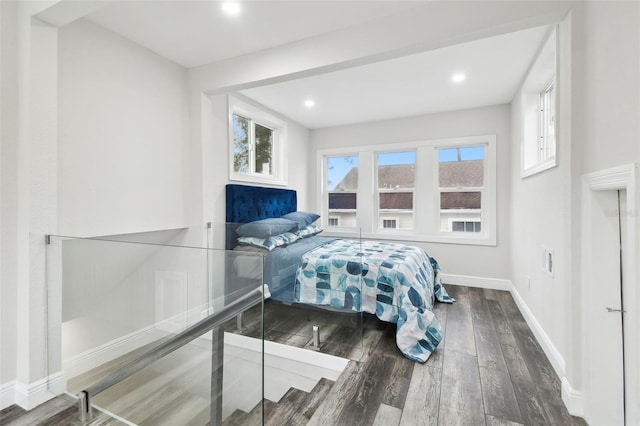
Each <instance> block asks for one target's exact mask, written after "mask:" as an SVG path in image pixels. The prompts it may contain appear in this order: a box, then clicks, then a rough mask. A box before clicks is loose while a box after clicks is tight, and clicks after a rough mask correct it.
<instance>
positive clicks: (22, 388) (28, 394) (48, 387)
mask: <svg viewBox="0 0 640 426" xmlns="http://www.w3.org/2000/svg"><path fill="white" fill-rule="evenodd" d="M64 383H65V382H64V377H63V375H62V373H55V374H52V375H51V376H48V377H45V378H43V379H40V380H36V381H35V382H33V383H22V382H20V381H18V380H16V381H15V383H14V404H17V405H19V406H20V407H22V408H24V409H25V410H27V411H28V410H31V409H33V408H35V407H37V406H38V405H40V404H42V403H44V402H47V401H48V400H50V399H51V398H54V397H55V396H56V394H55V393H53V392H52V390H55V389H61V387H63V386H64Z"/></svg>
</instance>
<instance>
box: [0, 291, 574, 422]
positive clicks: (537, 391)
mask: <svg viewBox="0 0 640 426" xmlns="http://www.w3.org/2000/svg"><path fill="white" fill-rule="evenodd" d="M446 287H447V290H448V291H449V293H450V294H451V295H452V296H453V297H455V298H456V300H457V301H456V303H454V304H452V305H447V304H439V303H437V304H436V306H435V307H434V312H435V313H436V317H437V318H438V319H439V321H440V323H441V325H442V328H443V330H444V340H443V342H441V344H440V345H439V347H438V348H437V349H436V351H435V352H434V353H433V354H432V355H431V357H430V358H429V360H428V361H427V362H426V363H425V364H419V363H415V362H412V361H409V360H408V359H406V358H404V357H403V356H402V354H401V353H400V352H399V350H398V349H397V347H396V345H395V325H394V324H386V323H383V322H381V321H378V320H376V319H375V318H368V317H365V318H362V317H359V316H353V315H340V314H336V313H331V312H326V311H315V310H313V311H309V310H306V309H301V308H297V307H290V306H284V305H279V304H267V305H265V312H264V335H265V338H267V339H269V340H272V341H276V342H279V343H285V344H289V345H293V346H298V347H305V346H308V345H309V343H310V341H311V339H312V334H311V326H312V325H320V328H321V338H322V341H323V345H322V348H321V351H322V352H326V353H330V354H333V355H337V356H342V357H345V358H348V359H349V360H350V362H349V364H348V365H347V368H346V370H345V371H344V372H343V373H342V375H341V376H340V377H339V378H338V380H337V381H336V382H335V383H332V382H330V381H326V380H324V379H323V380H322V381H321V382H319V383H318V385H317V386H316V387H315V388H314V389H313V390H312V391H311V392H310V393H306V392H302V391H299V390H297V389H292V390H291V391H290V392H288V393H287V394H286V395H285V397H283V398H282V399H281V400H280V401H279V402H278V403H276V402H273V401H265V405H264V418H265V424H269V425H305V424H308V425H321V426H330V425H349V426H351V425H384V426H395V425H411V426H414V425H584V424H585V423H584V422H583V420H582V419H579V418H575V417H571V416H570V415H569V414H568V412H567V410H566V408H565V407H564V405H563V403H562V401H561V397H560V382H559V379H558V378H557V376H556V375H555V372H554V371H553V368H552V367H551V364H550V363H549V361H548V360H547V358H546V356H545V355H544V352H543V351H542V349H541V347H540V345H539V344H538V342H537V341H536V339H535V337H534V335H533V334H532V332H531V330H530V329H529V328H528V326H527V324H526V322H525V320H524V318H523V317H522V315H521V314H520V312H519V310H518V308H517V306H516V304H515V303H514V301H513V299H512V298H511V295H510V294H509V293H508V292H502V291H495V290H484V289H478V288H471V287H461V286H446ZM260 315H261V312H260V311H259V310H257V309H253V310H251V311H249V312H247V313H246V314H245V326H244V327H243V329H242V330H241V333H242V334H245V335H249V336H254V337H259V336H260V335H261V334H262V332H263V327H262V325H261V324H260V322H259V319H260ZM225 328H226V329H227V330H228V331H234V330H235V331H237V330H236V326H235V320H233V321H229V323H227V324H226V325H225ZM59 399H60V398H57V399H55V400H52V401H50V402H48V403H46V404H44V406H41V407H44V408H41V407H38V408H37V409H36V410H33V411H31V412H28V413H24V412H21V411H20V409H19V408H16V407H15V406H14V407H10V408H8V409H6V410H3V411H2V412H0V424H2V425H5V424H7V425H21V424H29V425H32V424H33V425H52V424H60V425H62V424H74V425H75V424H80V423H78V421H77V415H76V416H75V417H74V415H72V414H71V413H70V411H69V410H70V409H69V407H70V405H69V404H70V403H69V402H64V400H63V402H60V401H59ZM37 410H41V412H40V414H38V413H37ZM73 410H74V411H75V405H74V406H73ZM61 413H67V415H68V416H69V417H68V418H67V419H66V420H65V419H64V415H63V414H61ZM261 417H262V408H261V407H260V406H257V407H256V408H255V409H254V410H253V411H251V412H250V413H242V412H237V413H236V412H234V413H233V414H232V415H231V416H230V417H229V418H228V419H227V421H225V424H226V425H247V424H249V425H253V424H256V425H257V424H260V421H261ZM27 419H28V421H27ZM65 421H66V423H65ZM109 421H112V420H109V419H105V418H101V419H100V420H98V419H94V422H98V423H92V424H114V425H115V424H118V423H108V422H109ZM100 422H103V423H100ZM113 422H115V421H113ZM150 424H152V423H150Z"/></svg>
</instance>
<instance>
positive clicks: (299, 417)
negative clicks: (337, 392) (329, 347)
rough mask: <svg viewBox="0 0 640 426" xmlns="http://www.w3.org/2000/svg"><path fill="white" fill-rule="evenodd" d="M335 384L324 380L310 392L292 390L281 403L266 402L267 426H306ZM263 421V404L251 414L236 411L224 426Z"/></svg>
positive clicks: (257, 423)
mask: <svg viewBox="0 0 640 426" xmlns="http://www.w3.org/2000/svg"><path fill="white" fill-rule="evenodd" d="M333 384H334V382H333V381H332V380H329V379H326V378H322V379H320V381H318V383H317V384H316V385H315V386H314V387H313V389H312V390H311V391H310V392H305V391H302V390H300V389H296V388H290V389H289V390H288V391H287V392H286V393H285V394H284V396H283V397H282V398H280V400H279V401H277V402H274V401H270V400H268V399H265V400H264V424H265V425H273V426H280V425H284V424H286V425H306V424H307V422H308V421H309V419H311V416H313V414H314V413H315V412H316V410H317V409H318V407H319V406H320V404H321V403H322V401H323V400H324V399H325V398H326V397H327V395H328V394H329V392H330V390H331V388H332V387H333ZM261 421H262V404H258V405H256V406H255V407H254V408H253V409H252V410H251V411H250V412H248V413H247V412H245V411H242V410H240V409H237V410H235V411H234V412H233V413H231V415H230V416H229V417H227V418H226V419H225V420H224V421H223V422H222V424H223V425H224V426H246V425H259V424H260V423H261Z"/></svg>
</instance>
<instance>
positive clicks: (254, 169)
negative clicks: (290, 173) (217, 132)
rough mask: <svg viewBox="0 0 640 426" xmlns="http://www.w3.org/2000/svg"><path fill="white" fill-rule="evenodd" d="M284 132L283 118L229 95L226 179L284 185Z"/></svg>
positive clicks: (285, 129)
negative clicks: (228, 159) (228, 153)
mask: <svg viewBox="0 0 640 426" xmlns="http://www.w3.org/2000/svg"><path fill="white" fill-rule="evenodd" d="M286 131H287V128H286V124H285V123H284V122H283V121H282V120H280V119H278V118H276V117H274V116H272V115H271V114H269V113H268V112H266V111H264V110H262V109H260V108H258V107H255V106H253V105H250V104H248V103H246V102H242V101H240V100H238V99H236V98H234V97H229V143H230V148H229V152H230V176H229V179H230V180H241V181H249V182H258V183H275V184H282V185H285V184H286V170H285V166H286V164H285V162H284V158H283V152H284V144H285V139H286Z"/></svg>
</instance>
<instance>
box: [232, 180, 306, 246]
mask: <svg viewBox="0 0 640 426" xmlns="http://www.w3.org/2000/svg"><path fill="white" fill-rule="evenodd" d="M226 203H227V204H226V209H227V210H226V219H225V220H226V222H227V223H230V224H233V223H248V222H253V221H254V220H260V219H267V218H270V217H280V216H282V215H284V214H287V213H291V212H294V211H296V209H297V207H298V198H297V195H296V191H294V190H292V189H280V188H267V187H262V186H248V185H236V184H229V185H227V187H226ZM236 238H237V236H236V234H235V229H234V228H233V226H228V227H227V235H226V242H225V245H226V249H227V250H231V249H233V247H234V245H235V240H236Z"/></svg>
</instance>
